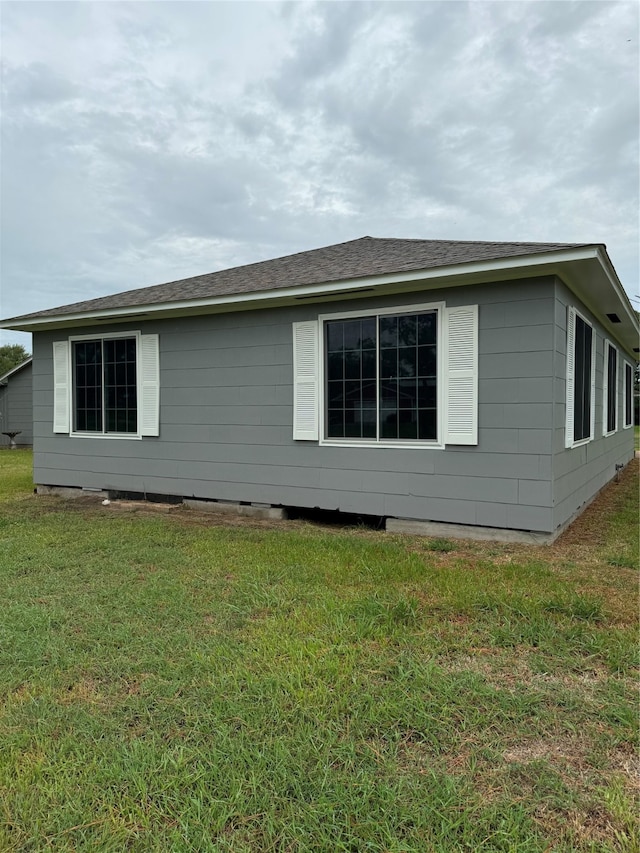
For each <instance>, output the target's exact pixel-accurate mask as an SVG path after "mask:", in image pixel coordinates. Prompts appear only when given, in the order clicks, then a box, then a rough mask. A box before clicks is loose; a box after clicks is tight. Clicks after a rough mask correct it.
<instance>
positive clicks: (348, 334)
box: [325, 317, 376, 438]
mask: <svg viewBox="0 0 640 853" xmlns="http://www.w3.org/2000/svg"><path fill="white" fill-rule="evenodd" d="M375 322H376V321H375V319H374V318H372V317H363V318H361V319H357V320H332V321H330V322H328V323H326V333H325V334H326V338H325V339H326V342H327V379H328V383H327V384H328V387H327V436H328V437H329V438H364V437H371V435H370V432H371V426H370V421H371V418H370V416H369V417H368V420H367V424H368V425H367V427H366V430H365V426H364V424H365V420H364V417H363V411H364V408H366V409H371V407H373V408H374V409H375V345H376V341H375ZM365 347H366V348H365ZM372 384H373V385H374V389H373V399H371V397H372V391H371V385H372ZM365 386H366V389H367V390H366V396H367V398H368V399H366V400H365V399H364V388H365ZM374 427H375V421H374ZM365 432H366V435H365ZM373 437H374V438H375V435H374V436H373Z"/></svg>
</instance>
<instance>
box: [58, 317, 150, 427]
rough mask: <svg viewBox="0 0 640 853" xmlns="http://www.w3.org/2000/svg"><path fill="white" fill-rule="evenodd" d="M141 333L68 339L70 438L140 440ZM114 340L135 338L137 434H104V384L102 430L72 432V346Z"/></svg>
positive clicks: (81, 336) (73, 387)
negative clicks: (80, 343)
mask: <svg viewBox="0 0 640 853" xmlns="http://www.w3.org/2000/svg"><path fill="white" fill-rule="evenodd" d="M141 337H142V333H141V332H139V331H136V332H113V333H111V334H109V333H105V332H103V331H101V332H100V334H99V335H72V336H70V337H69V435H70V436H71V437H72V438H99V439H103V438H106V439H109V440H111V439H116V440H118V441H122V440H123V439H129V440H133V441H137V440H139V439H140V440H142V431H141V425H142V417H141V405H140V403H141V400H142V371H141V370H140V354H141V353H140V339H141ZM116 338H135V339H136V407H137V415H136V422H137V424H138V430H137V432H105V431H104V383H103V388H102V415H103V430H102V431H101V432H98V431H97V430H95V431H93V432H89V431H84V430H83V431H80V430H74V428H73V424H74V421H75V417H74V415H75V412H74V408H75V403H74V401H75V377H74V372H73V345H74V343H75V342H76V341H102V342H103V343H104V341H112V340H115V339H116Z"/></svg>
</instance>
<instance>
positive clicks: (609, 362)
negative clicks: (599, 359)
mask: <svg viewBox="0 0 640 853" xmlns="http://www.w3.org/2000/svg"><path fill="white" fill-rule="evenodd" d="M602 384H603V410H602V432H603V434H604V435H611V434H612V433H614V432H615V431H616V429H617V397H618V351H617V350H616V348H615V347H614V346H612V344H610V343H609V341H605V342H604V373H603V383H602Z"/></svg>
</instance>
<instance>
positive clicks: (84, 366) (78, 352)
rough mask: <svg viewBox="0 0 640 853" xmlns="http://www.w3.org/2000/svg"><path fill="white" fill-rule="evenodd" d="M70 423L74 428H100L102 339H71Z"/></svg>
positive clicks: (87, 430) (86, 430) (98, 429)
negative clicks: (72, 370)
mask: <svg viewBox="0 0 640 853" xmlns="http://www.w3.org/2000/svg"><path fill="white" fill-rule="evenodd" d="M73 360H74V372H73V375H74V379H75V384H74V388H73V423H74V429H75V430H77V431H78V432H101V431H102V342H101V341H75V342H74V344H73Z"/></svg>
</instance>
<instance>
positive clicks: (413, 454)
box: [34, 278, 555, 531]
mask: <svg viewBox="0 0 640 853" xmlns="http://www.w3.org/2000/svg"><path fill="white" fill-rule="evenodd" d="M554 299H555V284H554V280H553V278H544V279H535V280H529V281H526V282H518V283H499V284H494V285H483V286H474V287H456V288H451V289H448V290H429V291H420V292H416V293H413V294H406V293H405V294H400V295H395V296H390V297H387V298H385V299H382V298H376V299H366V300H364V299H359V300H350V301H333V302H318V303H310V302H305V303H304V304H300V305H299V306H294V307H291V308H280V309H268V310H262V311H245V312H234V313H225V314H215V315H207V316H200V317H191V318H177V319H173V320H164V321H159V322H157V323H151V322H148V323H137V324H135V325H129V326H127V325H114V326H111V325H106V324H104V325H103V326H101V327H100V329H97V330H96V333H98V334H106V333H109V332H115V331H123V330H127V329H131V330H133V329H139V330H141V331H142V332H143V333H158V334H159V336H160V387H161V392H160V436H159V438H145V439H142V440H131V439H119V438H113V439H109V438H106V439H104V438H100V439H97V438H84V437H69V436H66V435H54V434H53V432H52V417H53V415H52V405H53V387H52V385H53V368H52V342H53V341H55V340H60V339H62V338H65V337H67V336H68V335H72V334H86V332H87V331H88V330H87V329H86V328H80V329H76V330H74V329H70V330H65V331H64V333H62V332H56V333H51V332H47V333H38V334H36V335H35V338H34V352H35V355H36V358H35V361H34V363H35V368H34V389H35V394H36V399H37V400H38V405H37V406H36V407H35V411H34V428H35V460H34V468H35V471H34V476H35V481H36V482H37V483H39V484H43V485H57V486H79V487H90V488H102V489H111V490H123V491H137V492H141V491H142V492H147V493H159V494H177V495H183V496H189V497H196V498H213V499H220V500H228V501H246V502H264V503H270V504H276V505H285V506H287V505H288V506H300V507H309V508H314V507H318V508H323V509H331V510H340V511H343V512H352V513H359V514H372V515H381V516H392V517H402V518H415V519H428V520H434V521H445V522H454V523H455V522H457V523H462V524H471V525H486V526H494V527H508V528H515V529H524V530H538V531H550V530H552V529H553V526H554V509H553V496H552V464H551V463H552V456H553V440H554V434H553V428H552V425H553V410H554V390H555V388H554V370H555V365H554V352H553V342H554V336H555V311H554ZM438 301H446V303H447V305H448V306H449V307H452V306H456V305H467V304H478V305H479V400H480V404H479V414H478V428H479V432H478V445H477V446H470V447H455V446H449V447H447V448H446V449H444V450H438V449H431V448H427V449H425V448H424V447H423V448H411V449H401V448H397V449H396V448H394V449H383V448H371V447H362V448H352V447H334V446H321V445H319V444H318V443H317V442H296V441H294V440H293V438H292V418H293V391H292V370H293V368H292V357H293V349H292V325H291V324H292V323H293V322H294V321H302V320H309V319H315V318H316V317H317V316H318V314H323V313H328V312H330V311H334V310H335V311H336V312H338V311H340V312H341V311H352V310H358V311H362V312H363V313H366V311H367V309H370V308H384V307H389V306H400V305H411V304H416V303H424V302H438Z"/></svg>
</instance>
